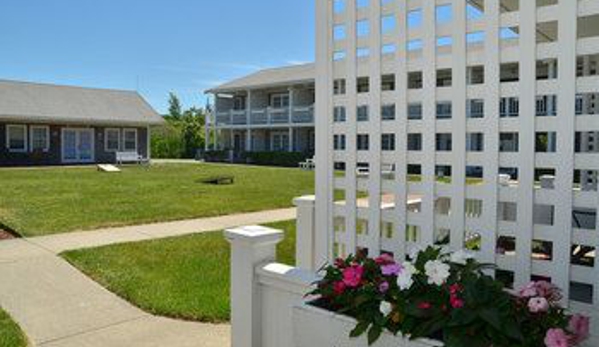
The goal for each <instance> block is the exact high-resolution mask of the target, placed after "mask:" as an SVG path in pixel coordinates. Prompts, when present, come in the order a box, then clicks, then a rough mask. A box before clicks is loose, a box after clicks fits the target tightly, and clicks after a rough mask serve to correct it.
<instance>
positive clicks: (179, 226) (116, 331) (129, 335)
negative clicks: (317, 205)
mask: <svg viewBox="0 0 599 347" xmlns="http://www.w3.org/2000/svg"><path fill="white" fill-rule="evenodd" d="M293 218H295V209H283V210H275V211H265V212H257V213H248V214H240V215H232V216H223V217H215V218H205V219H197V220H188V221H179V222H171V223H160V224H151V225H143V226H133V227H123V228H115V229H105V230H98V231H92V232H84V233H74V234H62V235H56V236H45V237H39V238H31V239H15V240H7V241H2V242H0V306H2V307H3V308H4V309H5V310H6V311H7V312H8V313H9V314H10V315H11V316H12V317H13V318H14V319H15V320H16V321H17V323H18V324H19V325H20V326H21V327H22V328H23V330H24V331H25V332H26V334H27V336H28V338H29V339H30V341H31V342H32V344H33V345H34V346H43V347H75V346H76V347H121V346H123V347H137V346H139V347H153V346H156V347H158V346H176V347H179V346H181V347H187V346H189V347H192V346H194V347H195V346H197V347H222V346H229V345H230V327H229V326H228V325H211V324H202V323H194V322H182V321H177V320H172V319H166V318H161V317H155V316H152V315H150V314H148V313H145V312H143V311H141V310H140V309H138V308H136V307H134V306H132V305H131V304H129V303H128V302H126V301H124V300H122V299H120V298H119V297H117V296H116V295H114V294H113V293H111V292H109V291H108V290H106V289H104V288H103V287H102V286H100V285H99V284H97V283H96V282H94V281H92V280H90V279H89V278H88V277H86V276H85V275H83V274H81V273H80V272H79V271H78V270H76V269H75V268H74V267H72V266H71V265H69V264H68V263H67V262H66V261H64V260H62V259H61V258H60V257H59V256H58V255H57V254H58V253H60V252H62V251H65V250H70V249H79V248H85V247H95V246H100V245H108V244H115V243H121V242H131V241H141V240H149V239H157V238H164V237H170V236H179V235H184V234H190V233H197V232H203V231H210V230H220V229H223V228H228V227H233V226H238V225H248V224H262V223H267V222H274V221H282V220H289V219H293Z"/></svg>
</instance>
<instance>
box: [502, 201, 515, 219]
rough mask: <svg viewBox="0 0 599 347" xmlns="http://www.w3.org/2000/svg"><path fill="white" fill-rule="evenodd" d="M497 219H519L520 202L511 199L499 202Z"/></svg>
mask: <svg viewBox="0 0 599 347" xmlns="http://www.w3.org/2000/svg"><path fill="white" fill-rule="evenodd" d="M497 219H498V220H499V221H501V222H515V221H517V220H518V204H517V203H515V202H510V201H500V202H499V203H498V204H497Z"/></svg>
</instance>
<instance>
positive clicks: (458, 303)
mask: <svg viewBox="0 0 599 347" xmlns="http://www.w3.org/2000/svg"><path fill="white" fill-rule="evenodd" d="M449 303H450V304H451V307H453V308H462V307H464V300H462V299H460V298H458V297H457V296H452V297H451V299H450V300H449Z"/></svg>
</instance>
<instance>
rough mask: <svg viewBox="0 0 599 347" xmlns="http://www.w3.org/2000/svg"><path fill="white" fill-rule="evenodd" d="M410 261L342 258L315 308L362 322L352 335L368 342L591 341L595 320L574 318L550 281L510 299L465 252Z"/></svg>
mask: <svg viewBox="0 0 599 347" xmlns="http://www.w3.org/2000/svg"><path fill="white" fill-rule="evenodd" d="M410 259H412V261H405V262H401V263H400V262H396V261H395V260H394V259H393V257H391V256H390V255H386V254H385V255H381V256H380V257H377V258H374V259H372V258H367V257H365V256H361V255H358V256H349V257H348V258H347V259H337V260H336V261H335V263H334V264H333V265H330V266H327V267H325V268H324V269H323V272H324V277H323V279H322V280H321V281H319V282H318V283H317V286H316V289H315V290H314V291H313V292H312V293H310V294H311V295H315V296H316V297H318V300H317V301H316V302H315V303H314V304H315V305H318V306H321V307H324V308H326V309H329V310H332V311H335V312H337V313H340V314H346V315H349V316H352V317H354V318H356V320H357V322H358V323H357V325H356V327H355V328H354V329H353V330H352V332H351V334H350V335H351V337H358V336H361V335H363V334H367V339H368V343H369V344H373V343H374V342H376V341H377V340H378V338H379V337H380V335H381V334H382V333H383V331H385V330H387V331H389V332H391V333H393V334H400V333H401V334H402V335H403V336H406V337H409V338H410V339H411V340H414V339H419V338H435V339H438V340H442V341H443V342H444V343H445V346H447V347H464V346H468V347H489V346H493V347H513V346H522V347H540V346H546V347H572V346H577V345H578V344H580V343H581V342H583V341H584V340H585V339H586V338H587V337H588V336H589V319H588V318H587V317H584V316H580V315H574V316H570V315H568V314H567V312H566V311H565V310H564V309H563V308H562V307H560V305H559V301H560V300H561V294H560V291H559V289H558V288H556V287H555V286H553V285H551V284H550V283H547V282H533V283H531V284H529V285H528V286H526V287H525V288H523V289H522V290H521V291H519V292H518V293H517V294H512V293H509V292H507V291H506V290H505V289H504V287H503V285H502V284H501V283H500V282H498V281H496V280H495V279H493V278H492V277H490V276H488V275H486V274H485V270H486V269H490V268H492V266H491V265H485V264H480V263H478V262H477V261H475V260H474V257H473V256H472V254H471V253H468V252H466V251H458V252H455V253H444V252H443V251H442V250H441V249H439V248H436V247H429V248H427V249H426V250H422V251H419V252H417V253H415V254H413V255H412V256H411V257H410Z"/></svg>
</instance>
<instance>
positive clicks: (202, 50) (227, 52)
mask: <svg viewBox="0 0 599 347" xmlns="http://www.w3.org/2000/svg"><path fill="white" fill-rule="evenodd" d="M314 27H315V25H314V1H313V0H256V1H252V0H0V79H15V80H25V81H33V82H47V83H58V84H69V85H81V86H89V87H100V88H117V89H137V86H138V85H139V89H138V90H139V91H140V93H141V94H142V95H143V96H144V97H145V98H146V99H147V100H148V101H149V102H150V103H151V104H152V105H153V106H154V107H155V108H156V109H157V110H158V111H159V112H164V111H165V110H166V108H167V98H168V93H169V92H171V91H172V92H174V93H176V94H177V95H179V96H180V98H181V100H182V101H183V104H184V106H186V107H189V106H192V105H196V106H203V105H204V104H205V97H204V95H203V93H202V91H203V90H205V89H208V88H209V87H212V86H214V85H216V84H219V83H221V82H224V81H227V80H229V79H232V78H236V77H241V76H243V75H246V74H249V73H251V72H254V71H256V70H257V69H260V68H265V67H273V66H279V65H285V64H292V63H298V62H308V61H312V60H313V59H314ZM138 81H139V82H138Z"/></svg>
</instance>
